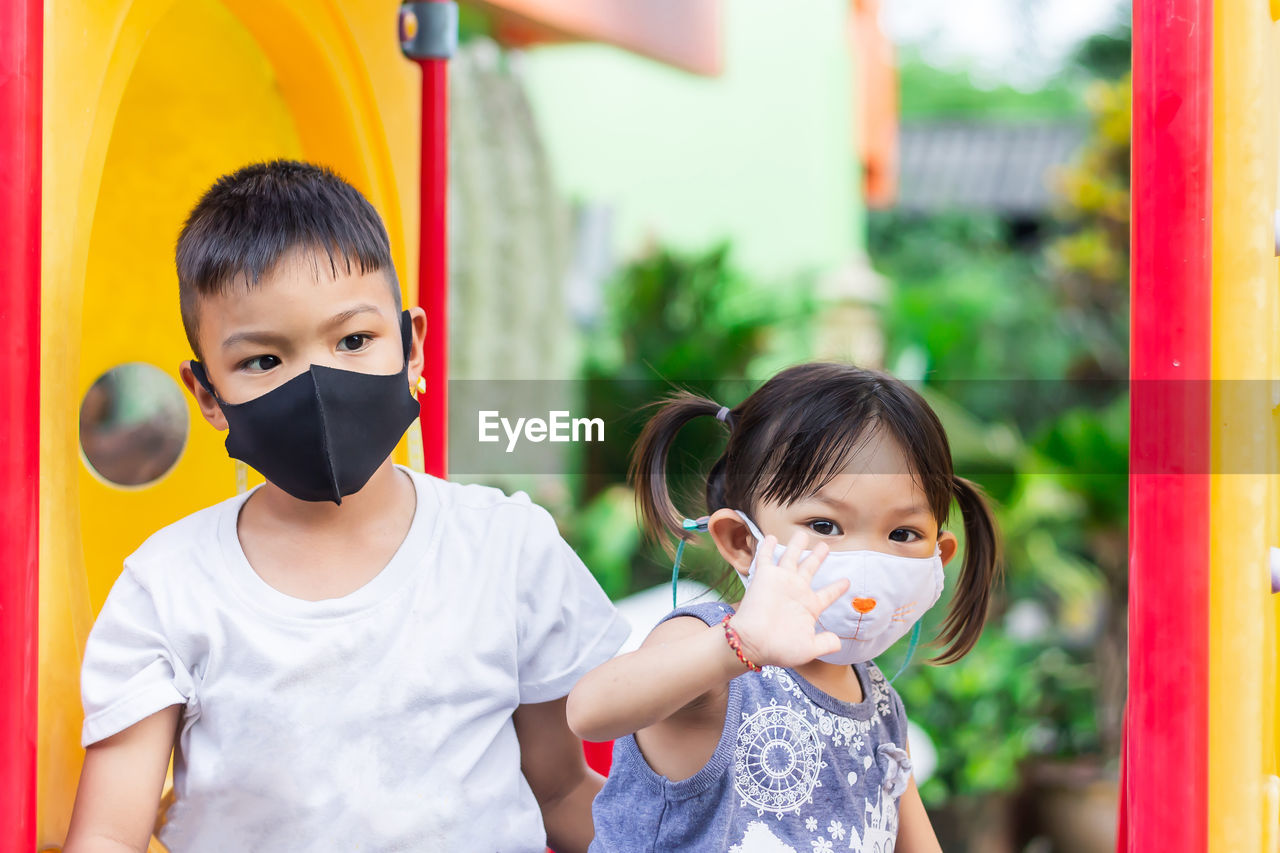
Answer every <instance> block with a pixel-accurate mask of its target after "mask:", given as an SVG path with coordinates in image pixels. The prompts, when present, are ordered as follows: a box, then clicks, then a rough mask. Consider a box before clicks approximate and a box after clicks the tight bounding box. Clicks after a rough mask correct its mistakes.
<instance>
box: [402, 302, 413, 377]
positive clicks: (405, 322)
mask: <svg viewBox="0 0 1280 853" xmlns="http://www.w3.org/2000/svg"><path fill="white" fill-rule="evenodd" d="M400 342H401V343H402V344H403V345H404V363H405V364H408V363H409V351H410V350H411V349H413V318H412V317H410V316H409V312H408V311H401V312H400Z"/></svg>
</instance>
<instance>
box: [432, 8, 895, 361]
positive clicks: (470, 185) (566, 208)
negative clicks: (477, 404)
mask: <svg viewBox="0 0 1280 853" xmlns="http://www.w3.org/2000/svg"><path fill="white" fill-rule="evenodd" d="M878 6H879V4H878V0H854V2H852V3H850V2H849V0H814V2H811V3H808V4H805V5H804V6H802V7H794V8H793V7H779V6H777V4H769V3H765V2H763V0H700V2H690V0H683V2H673V0H664V2H657V0H596V2H593V3H575V2H564V1H563V0H559V2H535V0H502V1H501V2H498V0H493V2H483V3H475V4H471V5H470V6H469V8H470V9H471V10H472V11H473V12H475V13H477V14H479V15H481V16H482V17H483V18H484V19H485V20H486V21H487V24H488V26H487V28H486V29H487V35H488V37H489V38H491V39H493V40H494V41H496V42H497V43H498V44H501V45H504V47H502V48H498V47H496V46H495V45H494V44H493V43H492V42H489V41H487V40H484V39H477V40H472V41H470V42H468V43H466V44H464V47H463V50H462V51H461V55H460V56H459V59H458V61H457V62H455V63H454V69H455V71H454V78H455V83H454V89H453V95H454V101H453V105H452V107H451V109H452V116H453V122H454V128H453V136H452V152H453V158H454V166H453V174H452V178H453V202H452V205H453V208H452V213H453V220H452V227H453V241H454V254H453V258H454V272H453V275H454V279H455V280H454V286H453V297H452V298H453V306H452V309H453V323H454V329H455V330H456V332H455V334H454V335H453V341H454V343H453V344H452V346H453V349H454V351H453V359H454V361H453V364H454V367H453V371H452V372H453V375H454V376H457V377H462V378H551V377H564V376H568V375H570V374H571V372H572V364H573V363H574V360H575V357H576V356H575V353H574V342H573V340H572V336H570V335H566V334H564V332H565V330H566V329H569V328H572V321H573V320H574V319H576V320H578V321H579V322H583V321H586V322H589V321H590V320H591V315H592V313H593V312H596V311H598V310H599V305H600V298H599V295H600V292H601V288H602V286H603V283H604V281H605V280H606V279H607V278H608V277H609V275H610V274H611V273H612V271H613V268H614V267H615V265H616V264H617V263H619V262H623V261H625V260H626V259H629V258H631V257H634V256H636V255H638V254H640V253H642V252H644V251H645V250H646V249H647V248H649V247H652V246H654V245H657V244H662V245H669V246H673V247H676V248H682V249H689V250H695V251H700V250H703V249H706V248H708V247H709V246H711V245H713V244H715V243H718V242H721V241H727V242H729V243H730V244H731V246H732V247H733V255H734V259H735V262H736V264H737V265H739V266H741V267H742V268H743V269H744V270H746V271H747V272H748V273H749V274H750V275H751V276H753V277H755V278H757V279H763V280H768V281H777V282H794V281H798V280H800V279H801V278H805V277H807V278H811V279H815V280H817V281H818V282H819V290H820V293H821V295H822V296H823V298H824V299H825V300H826V301H827V302H828V303H830V305H831V308H832V310H831V311H830V312H828V313H827V314H826V315H824V316H825V317H826V318H827V319H826V320H825V321H824V322H825V328H824V329H823V330H822V334H821V335H820V341H819V343H818V348H819V350H820V351H821V354H824V355H830V356H838V357H854V358H855V359H856V360H858V361H859V362H862V363H873V364H878V363H879V362H880V360H881V347H880V345H879V343H878V342H879V340H880V334H879V330H878V323H877V322H876V315H875V310H874V306H875V304H876V302H877V301H878V300H879V298H880V295H881V293H882V288H883V285H882V283H881V282H880V281H879V279H878V277H877V276H876V275H875V274H874V273H873V272H871V270H870V268H869V266H868V265H867V262H866V260H865V252H864V240H863V232H864V228H863V220H864V212H865V205H864V198H865V197H866V196H867V195H868V194H869V195H871V196H872V197H874V198H875V199H877V200H878V201H879V202H880V203H885V202H887V201H888V200H890V199H891V198H892V195H893V191H894V178H893V176H894V174H895V169H894V156H895V150H896V136H895V131H896V97H895V88H894V87H895V85H896V84H895V80H894V75H893V70H892V69H893V56H892V49H891V47H890V45H889V42H888V41H887V39H885V37H884V36H883V34H882V33H881V31H880V29H879V25H878V21H877V18H878ZM566 42H579V43H566ZM585 42H593V43H585ZM523 48H527V49H523ZM468 330H472V331H474V332H475V334H469V333H468ZM495 330H498V331H499V334H498V335H496V336H495V333H494V332H495ZM495 338H498V340H495Z"/></svg>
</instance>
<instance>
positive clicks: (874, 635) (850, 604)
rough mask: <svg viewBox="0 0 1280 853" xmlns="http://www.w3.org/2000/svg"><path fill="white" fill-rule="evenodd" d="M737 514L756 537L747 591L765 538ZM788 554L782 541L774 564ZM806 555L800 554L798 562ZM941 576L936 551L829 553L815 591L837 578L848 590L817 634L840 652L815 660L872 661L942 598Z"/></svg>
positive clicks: (827, 612)
mask: <svg viewBox="0 0 1280 853" xmlns="http://www.w3.org/2000/svg"><path fill="white" fill-rule="evenodd" d="M735 512H737V513H738V515H739V516H741V518H742V520H743V521H745V522H746V523H747V527H748V528H749V529H750V530H751V535H752V536H754V537H756V543H757V545H756V556H755V557H754V558H753V559H752V560H751V568H750V570H749V571H748V573H747V576H746V577H745V578H743V579H742V583H743V585H744V586H749V585H750V584H751V579H752V578H753V577H754V576H755V573H756V563H757V561H758V560H759V558H760V551H759V543H761V542H763V541H764V535H763V534H761V533H760V529H759V528H758V527H756V526H755V524H753V523H752V521H751V519H749V518H747V516H746V514H744V513H743V512H741V511H737V510H735ZM786 550H787V548H786V546H785V545H783V544H782V543H781V542H779V543H778V544H777V545H776V546H775V547H774V549H773V559H774V562H775V563H776V562H777V561H778V560H780V559H782V555H783V554H784V553H785V552H786ZM809 554H810V552H809V551H802V552H801V553H800V557H799V560H803V559H804V558H805V557H807V556H809ZM799 560H798V561H799ZM798 561H797V562H798ZM739 577H741V575H739ZM944 577H945V576H944V575H943V572H942V551H941V549H939V548H936V547H935V548H934V552H933V556H932V557H899V556H896V555H894V554H885V553H882V552H880V551H832V552H831V553H829V554H827V558H826V559H825V560H823V561H822V565H821V566H819V567H818V571H817V574H815V575H814V576H813V581H812V584H813V588H814V589H822V588H823V587H825V586H830V585H831V584H833V583H835V582H836V581H838V580H840V579H841V578H847V579H848V580H849V588H848V589H847V590H846V591H845V592H844V594H843V595H841V596H840V597H839V598H837V599H836V602H835V604H832V605H831V606H830V607H828V608H827V609H826V610H824V611H822V615H821V616H820V617H819V618H818V624H817V625H816V626H815V630H816V631H830V632H831V633H833V634H835V635H836V636H837V637H839V638H840V651H838V652H835V653H834V654H829V655H823V656H822V657H821V658H819V660H823V661H826V662H827V663H834V664H840V665H841V666H847V665H849V664H854V663H861V662H862V661H868V660H871V659H872V658H874V657H876V656H877V655H879V654H880V653H881V652H883V651H884V650H885V649H887V648H889V647H890V646H891V645H893V644H894V643H895V642H897V641H898V640H900V639H901V638H902V637H903V636H904V635H905V634H906V633H907V632H908V631H910V630H911V626H912V625H914V624H915V623H916V622H917V621H918V620H919V619H920V617H921V616H923V615H924V612H925V611H926V610H928V609H929V608H930V607H932V606H933V605H934V604H935V603H936V602H937V600H938V598H939V597H940V596H941V595H942V585H943V582H944Z"/></svg>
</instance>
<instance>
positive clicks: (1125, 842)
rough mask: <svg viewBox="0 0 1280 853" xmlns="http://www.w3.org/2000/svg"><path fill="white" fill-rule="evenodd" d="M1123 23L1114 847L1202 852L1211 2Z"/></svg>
mask: <svg viewBox="0 0 1280 853" xmlns="http://www.w3.org/2000/svg"><path fill="white" fill-rule="evenodd" d="M1133 21H1134V32H1133V182H1132V188H1133V189H1132V193H1133V201H1132V204H1133V229H1132V312H1131V318H1132V319H1131V331H1132V344H1131V345H1132V364H1131V373H1130V376H1131V379H1132V391H1133V393H1132V398H1131V399H1132V414H1131V416H1130V430H1131V446H1130V448H1131V449H1130V475H1129V496H1130V505H1131V509H1130V513H1131V515H1130V519H1131V521H1130V529H1129V577H1130V580H1129V625H1130V636H1129V703H1128V709H1127V715H1128V716H1127V719H1126V742H1125V749H1124V756H1123V761H1124V789H1123V792H1122V798H1121V825H1122V835H1121V837H1120V838H1119V840H1118V847H1119V849H1120V850H1127V851H1160V853H1200V851H1203V850H1204V849H1205V848H1206V846H1207V844H1208V805H1207V803H1208V797H1207V778H1208V749H1207V738H1208V723H1209V715H1208V704H1207V699H1206V694H1205V691H1204V690H1203V689H1202V687H1203V684H1204V675H1205V673H1206V672H1207V671H1208V667H1209V660H1208V646H1209V625H1208V620H1209V529H1208V523H1209V521H1208V520H1209V467H1208V466H1209V430H1210V408H1209V382H1208V380H1209V378H1210V376H1211V373H1210V317H1211V313H1210V311H1211V305H1210V300H1211V295H1212V283H1211V272H1212V269H1211V266H1212V264H1211V251H1212V246H1211V236H1210V215H1211V201H1212V196H1211V192H1212V164H1211V157H1212V148H1213V133H1212V127H1213V97H1212V93H1213V3H1212V0H1136V2H1135V3H1134V8H1133ZM1188 685H1192V687H1191V689H1188ZM1197 685H1198V686H1197Z"/></svg>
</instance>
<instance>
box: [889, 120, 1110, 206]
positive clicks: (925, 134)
mask: <svg viewBox="0 0 1280 853" xmlns="http://www.w3.org/2000/svg"><path fill="white" fill-rule="evenodd" d="M1088 132H1089V128H1088V125H1087V124H1085V123H1083V122H1079V121H1071V122H1064V121H1035V122H1008V121H1005V122H993V121H982V122H977V121H972V122H962V121H935V122H909V123H908V122H904V123H903V125H902V128H901V131H900V137H899V140H900V142H899V144H900V148H899V157H900V160H899V162H900V163H901V172H900V174H899V178H898V181H899V184H898V199H897V204H896V208H897V209H898V210H905V211H912V212H919V213H938V212H941V211H944V210H956V209H964V210H986V211H994V212H997V213H1005V214H1014V215H1017V214H1021V215H1039V214H1043V213H1046V212H1047V211H1048V210H1049V209H1050V208H1052V207H1053V206H1054V204H1055V203H1056V201H1057V198H1056V196H1055V194H1054V192H1053V189H1052V179H1053V175H1054V173H1055V171H1056V170H1057V169H1059V168H1061V167H1062V166H1066V165H1067V164H1069V163H1070V162H1071V160H1072V158H1073V156H1074V155H1075V154H1076V152H1077V151H1078V150H1079V149H1080V147H1081V145H1082V144H1083V143H1084V140H1085V137H1086V136H1087V135H1088Z"/></svg>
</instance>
